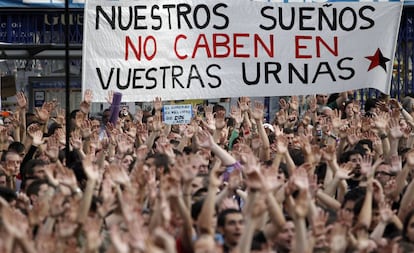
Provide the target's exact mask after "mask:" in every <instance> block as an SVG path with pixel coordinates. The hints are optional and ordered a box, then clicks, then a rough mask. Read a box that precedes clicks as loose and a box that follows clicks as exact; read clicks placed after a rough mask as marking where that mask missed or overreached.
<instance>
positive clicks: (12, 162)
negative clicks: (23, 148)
mask: <svg viewBox="0 0 414 253" xmlns="http://www.w3.org/2000/svg"><path fill="white" fill-rule="evenodd" d="M22 160H23V158H22V157H21V156H20V155H19V154H18V153H16V152H14V151H7V153H6V156H5V162H6V166H8V167H9V168H13V172H12V173H13V175H14V176H16V175H17V174H18V173H19V170H20V165H21V163H22Z"/></svg>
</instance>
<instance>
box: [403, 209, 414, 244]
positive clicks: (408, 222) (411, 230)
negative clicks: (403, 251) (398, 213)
mask: <svg viewBox="0 0 414 253" xmlns="http://www.w3.org/2000/svg"><path fill="white" fill-rule="evenodd" d="M402 236H403V240H404V241H407V242H411V243H414V209H413V210H411V211H410V212H409V213H408V214H407V215H406V216H405V219H404V223H403V231H402Z"/></svg>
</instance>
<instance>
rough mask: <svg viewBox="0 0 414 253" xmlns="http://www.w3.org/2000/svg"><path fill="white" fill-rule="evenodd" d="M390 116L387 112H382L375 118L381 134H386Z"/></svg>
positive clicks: (376, 126)
mask: <svg viewBox="0 0 414 253" xmlns="http://www.w3.org/2000/svg"><path fill="white" fill-rule="evenodd" d="M388 120H389V114H388V113H386V112H381V113H379V114H378V116H376V117H375V118H374V124H375V128H377V129H378V130H379V131H380V132H385V130H386V127H387V125H388Z"/></svg>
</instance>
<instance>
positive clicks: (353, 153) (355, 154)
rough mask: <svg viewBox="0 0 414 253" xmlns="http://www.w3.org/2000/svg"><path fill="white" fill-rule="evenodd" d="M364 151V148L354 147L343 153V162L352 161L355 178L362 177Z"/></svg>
mask: <svg viewBox="0 0 414 253" xmlns="http://www.w3.org/2000/svg"><path fill="white" fill-rule="evenodd" d="M363 155H364V153H363V151H362V150H359V149H353V150H350V151H347V152H345V153H344V154H343V155H342V159H341V160H342V161H341V162H345V163H346V162H350V163H351V164H352V172H353V174H354V179H360V177H361V176H362V174H361V162H362V157H363Z"/></svg>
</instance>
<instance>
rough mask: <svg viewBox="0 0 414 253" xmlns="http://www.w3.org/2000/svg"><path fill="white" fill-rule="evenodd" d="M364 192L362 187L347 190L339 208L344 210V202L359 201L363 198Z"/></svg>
mask: <svg viewBox="0 0 414 253" xmlns="http://www.w3.org/2000/svg"><path fill="white" fill-rule="evenodd" d="M366 192H367V190H366V188H363V187H355V188H353V189H352V190H349V191H348V192H347V193H346V194H345V196H344V200H343V201H342V204H341V208H344V206H345V204H346V202H348V201H355V202H356V201H358V200H359V199H361V198H364V196H365V193H366Z"/></svg>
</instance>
